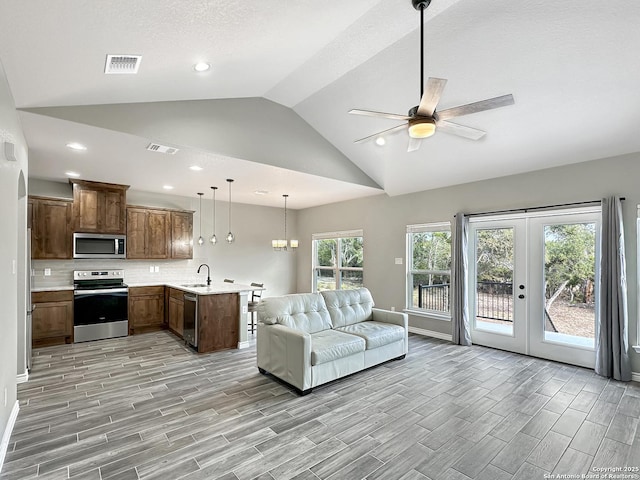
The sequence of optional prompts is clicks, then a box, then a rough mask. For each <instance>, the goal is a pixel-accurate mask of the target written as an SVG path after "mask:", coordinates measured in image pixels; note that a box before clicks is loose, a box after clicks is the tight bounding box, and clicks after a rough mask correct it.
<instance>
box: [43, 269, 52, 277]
mask: <svg viewBox="0 0 640 480" xmlns="http://www.w3.org/2000/svg"><path fill="white" fill-rule="evenodd" d="M44 276H45V277H50V276H51V269H50V268H45V269H44Z"/></svg>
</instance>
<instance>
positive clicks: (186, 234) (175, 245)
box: [171, 211, 193, 259]
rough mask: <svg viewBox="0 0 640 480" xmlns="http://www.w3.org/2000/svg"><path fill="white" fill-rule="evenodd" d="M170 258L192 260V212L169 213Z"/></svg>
mask: <svg viewBox="0 0 640 480" xmlns="http://www.w3.org/2000/svg"><path fill="white" fill-rule="evenodd" d="M171 258H187V259H191V258H193V212H178V211H172V212H171Z"/></svg>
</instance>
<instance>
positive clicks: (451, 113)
mask: <svg viewBox="0 0 640 480" xmlns="http://www.w3.org/2000/svg"><path fill="white" fill-rule="evenodd" d="M514 103H515V101H514V100H513V95H511V94H509V95H502V96H501V97H495V98H489V99H487V100H481V101H479V102H474V103H468V104H466V105H460V106H459V107H453V108H447V109H446V110H442V111H440V112H438V118H439V119H440V120H449V119H450V118H454V117H462V116H463V115H470V114H472V113H477V112H483V111H485V110H491V109H493V108H500V107H506V106H507V105H513V104H514Z"/></svg>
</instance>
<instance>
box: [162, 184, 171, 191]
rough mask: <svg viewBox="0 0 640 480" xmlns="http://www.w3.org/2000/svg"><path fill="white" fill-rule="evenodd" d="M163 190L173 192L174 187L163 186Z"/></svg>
mask: <svg viewBox="0 0 640 480" xmlns="http://www.w3.org/2000/svg"><path fill="white" fill-rule="evenodd" d="M162 188H164V189H165V190H173V187H172V186H171V185H163V186H162Z"/></svg>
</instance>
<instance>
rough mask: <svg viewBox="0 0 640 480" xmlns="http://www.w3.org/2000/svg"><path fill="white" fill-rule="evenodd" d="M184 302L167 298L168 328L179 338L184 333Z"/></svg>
mask: <svg viewBox="0 0 640 480" xmlns="http://www.w3.org/2000/svg"><path fill="white" fill-rule="evenodd" d="M183 326H184V301H183V300H178V299H177V298H174V297H169V328H170V329H171V330H172V331H173V332H174V333H176V334H178V335H179V336H180V337H182V335H183V333H184V328H183Z"/></svg>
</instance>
